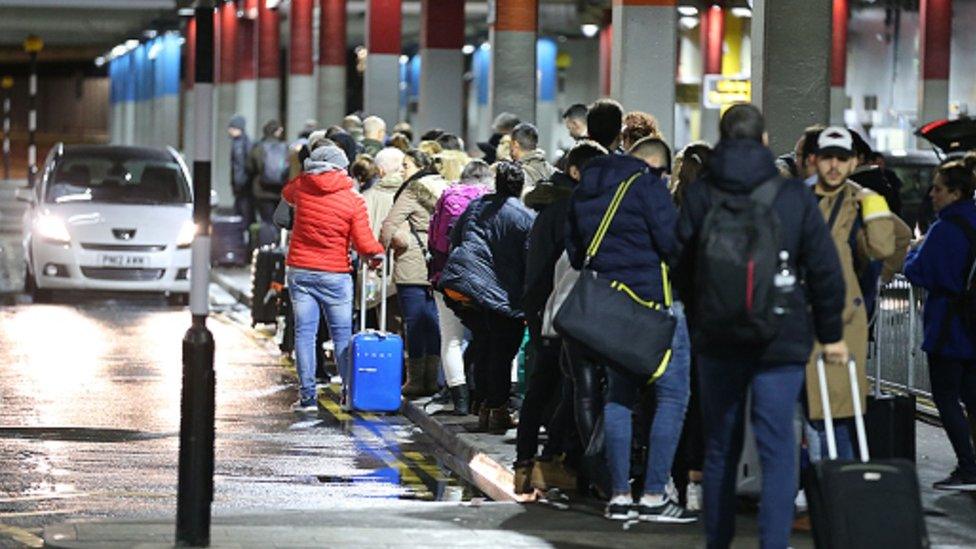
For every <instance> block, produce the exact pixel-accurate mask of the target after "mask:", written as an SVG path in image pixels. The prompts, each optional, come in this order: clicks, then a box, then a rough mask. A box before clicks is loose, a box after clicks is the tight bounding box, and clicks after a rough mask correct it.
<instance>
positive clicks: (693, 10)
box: [678, 6, 698, 17]
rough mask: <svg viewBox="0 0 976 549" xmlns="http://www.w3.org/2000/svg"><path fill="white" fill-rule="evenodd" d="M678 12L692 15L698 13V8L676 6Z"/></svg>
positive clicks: (687, 15)
mask: <svg viewBox="0 0 976 549" xmlns="http://www.w3.org/2000/svg"><path fill="white" fill-rule="evenodd" d="M678 13H679V14H681V15H683V16H685V17H694V16H696V15H698V8H696V7H695V6H678Z"/></svg>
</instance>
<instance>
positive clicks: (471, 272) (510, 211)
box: [440, 193, 535, 319]
mask: <svg viewBox="0 0 976 549" xmlns="http://www.w3.org/2000/svg"><path fill="white" fill-rule="evenodd" d="M534 218H535V214H533V213H532V212H531V211H529V210H528V209H527V208H526V207H525V206H523V205H522V202H521V201H520V200H519V199H518V198H516V197H514V196H505V195H503V194H498V193H494V194H489V195H485V196H482V197H481V198H478V199H476V200H474V201H472V202H471V204H469V205H468V208H467V209H466V210H464V213H463V214H461V217H459V218H458V220H457V222H456V223H455V224H454V229H453V230H452V231H451V255H450V257H449V258H448V260H447V264H446V265H445V266H444V270H443V271H442V272H441V278H440V286H441V287H442V288H446V289H450V290H453V291H455V292H458V293H460V294H463V295H465V296H467V297H469V298H471V300H472V301H473V302H474V303H475V304H477V305H478V306H479V307H481V308H483V309H486V310H488V311H492V312H494V313H496V314H500V315H504V316H507V317H510V318H518V319H520V318H523V317H524V313H523V311H522V291H523V289H524V283H525V244H526V239H527V238H528V236H529V231H530V230H531V229H532V221H533V220H534Z"/></svg>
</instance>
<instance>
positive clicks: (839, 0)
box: [830, 0, 948, 126]
mask: <svg viewBox="0 0 976 549" xmlns="http://www.w3.org/2000/svg"><path fill="white" fill-rule="evenodd" d="M849 9H850V8H849V6H848V0H834V13H833V25H832V28H833V35H832V36H831V41H830V44H831V46H830V123H831V125H834V126H843V125H845V124H846V123H845V121H844V111H845V110H846V109H847V90H846V89H845V86H846V85H847V17H848V13H849ZM947 102H948V100H947Z"/></svg>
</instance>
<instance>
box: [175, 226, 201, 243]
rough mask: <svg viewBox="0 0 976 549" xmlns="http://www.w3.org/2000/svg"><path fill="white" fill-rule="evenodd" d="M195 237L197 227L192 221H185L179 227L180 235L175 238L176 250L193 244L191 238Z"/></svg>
mask: <svg viewBox="0 0 976 549" xmlns="http://www.w3.org/2000/svg"><path fill="white" fill-rule="evenodd" d="M196 235H197V226H196V224H194V223H193V222H192V221H186V222H184V223H183V226H182V227H180V233H179V234H178V235H177V236H176V246H177V247H178V248H188V247H189V246H190V244H193V237H195V236H196Z"/></svg>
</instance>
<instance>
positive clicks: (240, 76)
mask: <svg viewBox="0 0 976 549" xmlns="http://www.w3.org/2000/svg"><path fill="white" fill-rule="evenodd" d="M241 6H242V7H243V8H244V9H243V17H241V18H239V19H238V22H237V88H236V95H237V97H236V100H237V112H238V114H241V115H243V116H244V120H246V121H247V135H249V136H251V138H254V137H255V136H256V135H258V134H259V133H260V131H261V124H262V122H259V121H258V120H257V117H258V82H257V77H258V63H257V56H256V53H257V52H256V51H255V50H256V49H257V37H256V36H255V31H256V30H257V29H256V27H257V15H258V0H244V1H243V2H242V4H241Z"/></svg>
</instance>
